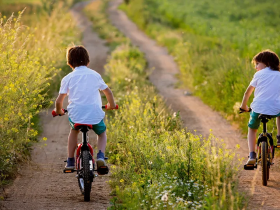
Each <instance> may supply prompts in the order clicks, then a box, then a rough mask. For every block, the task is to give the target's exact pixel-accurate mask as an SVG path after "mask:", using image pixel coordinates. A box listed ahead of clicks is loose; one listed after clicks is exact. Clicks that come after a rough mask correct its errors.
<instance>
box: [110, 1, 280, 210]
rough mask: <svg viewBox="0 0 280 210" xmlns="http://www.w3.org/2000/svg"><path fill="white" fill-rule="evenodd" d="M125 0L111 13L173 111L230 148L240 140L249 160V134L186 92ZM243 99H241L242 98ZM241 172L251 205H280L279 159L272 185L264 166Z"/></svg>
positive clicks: (170, 60)
mask: <svg viewBox="0 0 280 210" xmlns="http://www.w3.org/2000/svg"><path fill="white" fill-rule="evenodd" d="M121 3H122V0H115V1H111V2H110V5H109V8H108V15H109V17H110V20H111V22H112V23H113V24H114V25H115V26H116V27H117V28H118V29H119V30H120V31H122V32H123V33H124V34H125V36H127V37H128V38H129V39H130V40H131V41H132V43H133V44H134V45H135V46H137V47H139V49H140V50H141V51H142V52H144V53H145V56H146V59H147V61H148V67H149V69H150V70H151V72H152V73H151V75H150V80H151V82H152V83H153V84H154V85H155V87H156V88H157V90H158V92H159V94H160V95H161V96H163V98H164V99H165V100H166V104H167V105H168V106H170V107H171V108H172V110H173V111H175V112H177V111H180V115H181V118H182V120H183V122H184V125H185V126H186V127H187V129H188V130H190V131H192V132H196V134H201V135H203V136H207V135H208V134H209V132H210V129H211V130H212V133H213V134H214V135H215V137H217V138H219V139H223V140H224V142H225V144H226V145H227V148H229V149H234V148H235V147H236V145H237V144H239V145H240V149H239V150H237V151H236V154H237V155H239V156H240V157H241V158H242V157H243V158H244V160H243V164H245V162H246V160H247V156H248V146H247V141H246V138H244V135H242V134H241V132H240V131H238V130H237V129H235V128H234V127H233V126H232V125H230V123H229V122H228V121H226V120H225V119H224V118H223V117H222V116H221V115H220V114H219V113H217V112H215V111H213V110H212V109H211V108H209V107H208V106H207V105H205V104H204V103H203V102H202V101H201V100H200V99H199V98H197V97H195V96H192V95H188V94H187V95H186V94H184V93H185V91H187V90H182V89H177V88H175V84H176V83H177V79H176V75H177V74H179V73H180V72H179V68H178V66H177V65H176V63H175V62H174V59H173V58H172V56H170V55H168V52H167V50H166V49H165V48H163V47H160V46H158V45H157V44H156V42H155V41H153V40H151V39H150V38H149V37H147V36H146V35H145V34H144V33H143V32H142V31H141V30H139V29H138V28H137V26H136V25H135V24H134V23H133V22H132V21H130V20H129V19H128V17H127V16H126V14H125V13H124V12H122V11H120V10H118V9H117V8H118V5H120V4H121ZM240 100H241V99H240ZM243 164H242V166H241V168H240V173H239V185H240V192H241V193H242V192H243V193H245V195H246V197H249V207H248V208H249V209H280V173H279V160H276V161H275V165H274V166H272V167H271V170H270V172H271V173H270V180H269V182H268V186H267V187H264V186H262V178H261V170H260V167H259V168H258V170H255V171H245V170H243Z"/></svg>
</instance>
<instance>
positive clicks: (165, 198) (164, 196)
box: [161, 193, 168, 201]
mask: <svg viewBox="0 0 280 210" xmlns="http://www.w3.org/2000/svg"><path fill="white" fill-rule="evenodd" d="M161 200H162V201H168V195H167V193H165V194H164V195H163V196H162V197H161Z"/></svg>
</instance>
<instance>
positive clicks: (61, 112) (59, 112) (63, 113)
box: [55, 109, 65, 115]
mask: <svg viewBox="0 0 280 210" xmlns="http://www.w3.org/2000/svg"><path fill="white" fill-rule="evenodd" d="M55 112H56V114H58V115H65V112H64V111H63V110H62V109H59V110H56V109H55Z"/></svg>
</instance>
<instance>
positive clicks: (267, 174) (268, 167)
mask: <svg viewBox="0 0 280 210" xmlns="http://www.w3.org/2000/svg"><path fill="white" fill-rule="evenodd" d="M269 169H270V167H269V166H267V180H269Z"/></svg>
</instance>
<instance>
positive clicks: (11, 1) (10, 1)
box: [0, 0, 41, 4]
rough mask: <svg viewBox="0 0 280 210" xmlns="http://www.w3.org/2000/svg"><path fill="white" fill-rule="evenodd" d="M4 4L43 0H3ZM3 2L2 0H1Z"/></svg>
mask: <svg viewBox="0 0 280 210" xmlns="http://www.w3.org/2000/svg"><path fill="white" fill-rule="evenodd" d="M2 3H3V4H18V3H21V4H22V3H35V4H40V3H41V0H2ZM0 4H1V0H0Z"/></svg>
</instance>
